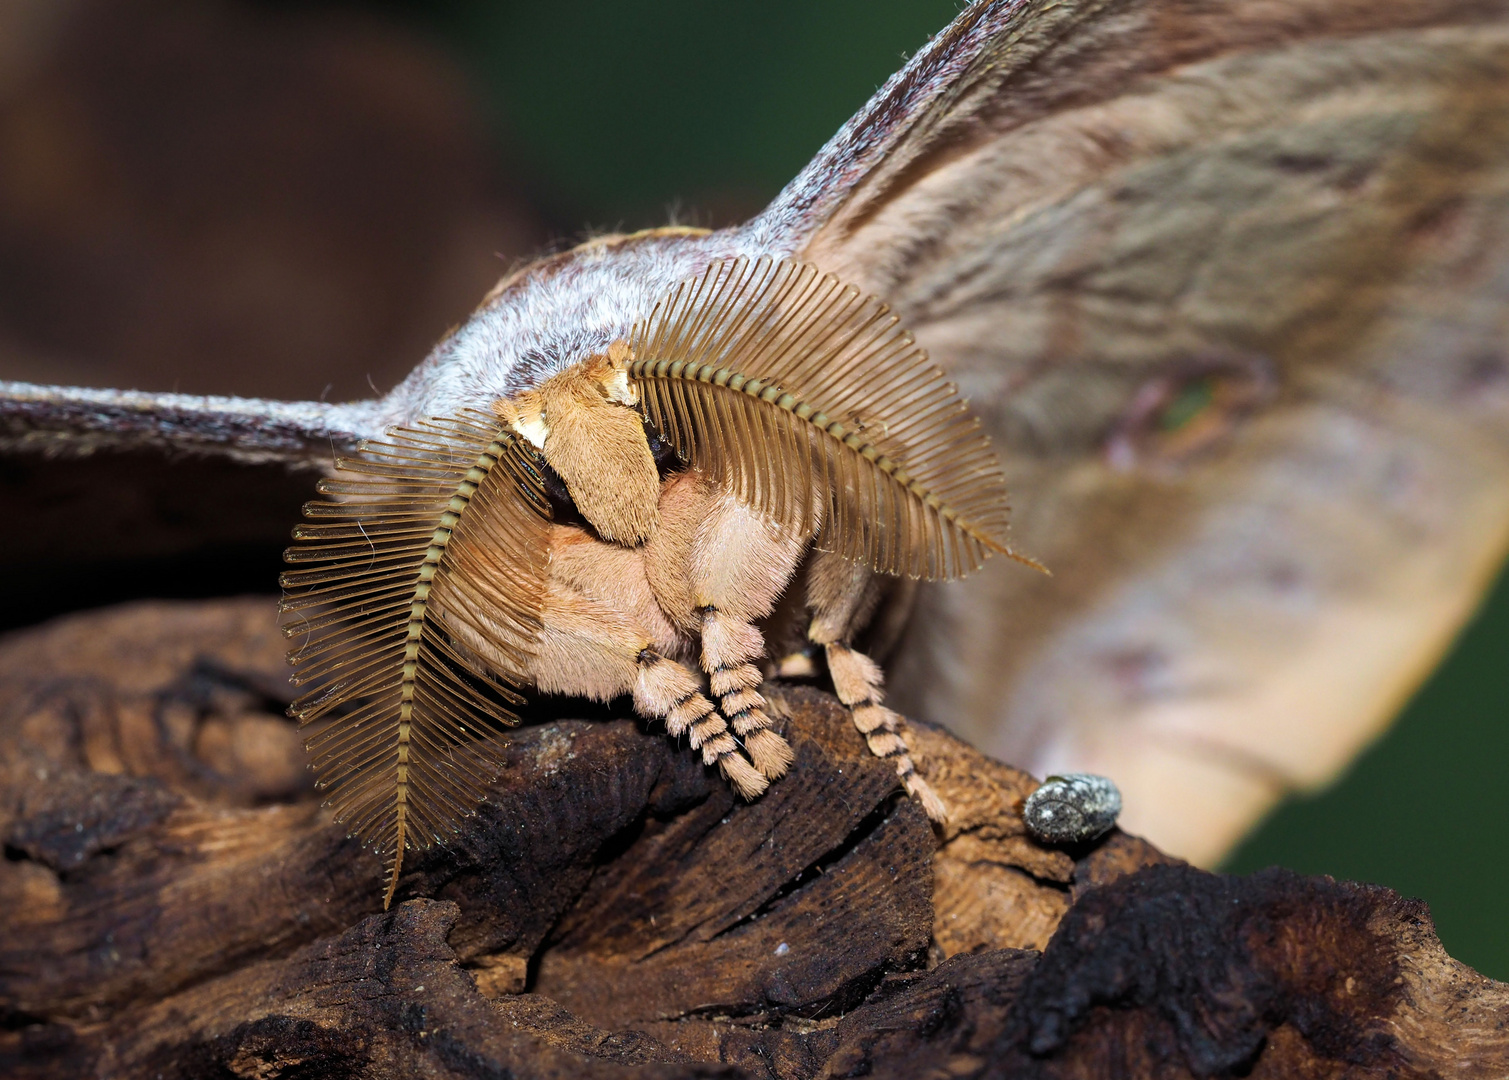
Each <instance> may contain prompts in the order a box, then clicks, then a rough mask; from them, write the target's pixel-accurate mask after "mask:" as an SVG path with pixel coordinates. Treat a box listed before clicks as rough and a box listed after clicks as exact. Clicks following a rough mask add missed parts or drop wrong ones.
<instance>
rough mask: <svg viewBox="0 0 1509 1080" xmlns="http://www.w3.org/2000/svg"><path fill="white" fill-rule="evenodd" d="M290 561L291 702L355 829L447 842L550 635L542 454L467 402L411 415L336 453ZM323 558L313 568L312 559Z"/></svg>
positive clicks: (365, 834)
mask: <svg viewBox="0 0 1509 1080" xmlns="http://www.w3.org/2000/svg"><path fill="white" fill-rule="evenodd" d="M336 467H337V469H338V471H339V472H338V475H337V476H336V477H335V478H333V479H329V480H325V481H323V482H321V484H320V485H319V491H320V493H321V494H324V495H331V496H336V497H337V498H336V499H335V500H332V501H328V502H314V503H310V504H308V505H307V506H306V507H305V508H304V513H305V516H306V518H307V519H308V520H306V522H305V523H304V524H301V525H299V526H298V528H296V529H295V530H294V538H295V540H296V541H298V542H297V543H296V544H295V545H294V546H293V547H291V548H289V549H288V551H287V552H286V554H285V556H284V557H285V559H286V560H287V562H289V563H290V564H291V565H293V566H294V567H297V569H293V570H289V571H288V572H286V573H284V574H283V576H282V579H281V581H282V585H283V588H284V590H285V595H284V599H283V603H282V605H281V610H282V611H284V612H287V613H290V614H291V615H292V616H293V617H292V618H291V619H289V620H288V621H287V622H286V623H285V625H284V627H283V632H284V634H285V635H287V636H288V637H289V638H297V639H299V644H298V646H297V647H296V648H294V650H293V651H292V652H291V653H290V654H289V661H290V663H292V664H293V665H294V666H295V668H296V669H297V672H296V674H295V676H294V679H293V681H294V683H295V685H300V686H309V687H310V689H309V690H308V691H307V692H306V693H304V694H303V696H301V697H300V698H299V699H298V700H297V701H295V702H294V703H293V705H292V706H291V707H290V709H289V713H290V715H292V716H294V717H296V718H297V719H298V721H299V725H300V727H306V726H310V725H320V726H319V728H318V730H317V731H316V732H315V733H314V735H312V736H311V737H310V738H309V740H308V741H307V742H306V744H305V745H306V746H307V748H308V749H309V751H310V754H311V764H312V766H313V767H314V769H315V770H316V772H317V773H318V776H319V779H318V782H317V783H318V786H319V787H320V788H322V789H323V790H324V791H325V794H326V799H325V801H326V804H327V805H329V806H331V807H333V808H334V809H335V815H336V820H337V821H340V822H343V823H345V824H346V826H347V828H348V830H349V832H350V835H352V836H355V837H357V838H359V839H360V840H361V841H362V843H363V844H364V845H365V846H368V847H372V848H375V849H376V850H377V851H379V852H380V853H381V854H382V855H383V856H384V857H385V858H387V859H388V860H389V871H388V881H387V892H386V894H385V896H384V898H383V907H384V908H385V909H386V908H387V907H388V906H389V905H390V904H391V903H392V901H393V895H394V893H395V892H396V891H397V888H398V878H399V873H400V870H401V869H402V865H403V853H404V849H405V848H406V847H416V848H423V847H428V846H430V844H432V843H437V842H438V843H443V842H444V841H445V839H446V837H447V836H449V835H451V834H453V833H455V832H456V831H457V829H458V828H459V826H460V823H461V821H462V819H464V818H465V817H467V816H469V815H470V814H471V813H473V812H474V811H475V810H476V807H477V805H478V804H479V803H480V802H481V801H482V799H483V797H484V795H485V794H486V789H487V785H488V784H490V783H491V782H492V781H493V779H494V778H495V777H496V776H497V773H498V769H499V767H500V764H501V757H500V750H501V747H500V745H499V742H498V738H497V736H498V734H499V733H500V732H501V730H502V729H503V728H504V727H505V726H509V725H512V724H514V723H516V722H517V719H516V717H514V716H513V714H512V713H511V712H509V710H508V708H507V706H508V705H510V704H519V703H521V702H522V700H523V699H522V698H521V697H520V696H519V695H518V693H517V692H516V691H515V689H514V687H515V686H518V685H521V684H522V682H523V672H524V671H525V670H526V668H527V665H528V661H529V656H530V655H531V652H532V649H533V647H534V643H535V642H536V640H537V639H538V634H539V626H540V622H539V616H540V609H541V605H542V603H543V589H544V578H545V567H546V561H547V560H548V549H547V547H546V544H545V542H544V535H543V530H544V529H545V528H546V527H547V526H548V523H549V513H550V511H549V503H548V502H547V501H546V499H545V497H544V494H543V489H542V486H541V482H540V477H539V475H538V473H537V472H536V471H535V468H534V465H533V462H532V456H531V451H530V450H529V449H528V448H527V447H526V446H525V445H524V444H523V441H522V440H521V439H520V438H519V437H518V436H516V435H515V434H513V432H511V431H509V430H507V429H506V428H504V427H503V425H502V423H501V422H500V421H499V420H498V419H497V418H495V417H493V416H491V415H489V414H486V413H481V412H476V411H468V412H466V413H463V414H461V415H460V416H456V417H453V418H450V419H445V420H427V421H422V422H420V423H418V424H416V425H414V426H413V427H408V428H398V429H395V430H394V431H392V432H390V433H389V436H388V438H387V439H386V440H385V441H383V442H376V443H371V444H367V445H363V446H362V447H361V453H360V456H359V457H357V458H349V459H340V460H338V461H337V462H336ZM306 565H307V566H308V568H307V569H305V568H303V567H305V566H306Z"/></svg>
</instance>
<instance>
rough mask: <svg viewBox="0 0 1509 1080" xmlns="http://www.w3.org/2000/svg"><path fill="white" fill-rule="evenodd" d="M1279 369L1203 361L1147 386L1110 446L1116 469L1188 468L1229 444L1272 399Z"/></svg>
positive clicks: (1254, 361)
mask: <svg viewBox="0 0 1509 1080" xmlns="http://www.w3.org/2000/svg"><path fill="white" fill-rule="evenodd" d="M1275 384H1276V379H1275V377H1274V374H1273V367H1272V365H1271V364H1270V363H1268V362H1267V361H1266V360H1264V359H1262V358H1257V357H1252V358H1243V359H1221V360H1200V361H1196V362H1193V363H1190V364H1186V365H1182V366H1181V369H1180V370H1176V371H1174V372H1168V373H1164V374H1161V375H1158V376H1156V377H1154V378H1152V379H1150V380H1148V381H1147V382H1145V383H1144V384H1143V385H1142V386H1141V387H1140V388H1139V389H1138V390H1137V392H1136V393H1135V394H1133V395H1132V400H1131V403H1130V404H1129V405H1128V406H1127V408H1126V410H1125V411H1124V412H1123V413H1122V415H1121V417H1120V419H1119V420H1118V421H1117V422H1116V424H1115V426H1114V427H1113V428H1112V430H1111V434H1110V437H1109V438H1108V439H1107V440H1106V448H1105V449H1106V460H1107V461H1108V462H1109V463H1110V464H1111V466H1112V467H1113V468H1115V469H1119V470H1123V471H1131V470H1134V469H1147V470H1151V471H1154V472H1157V471H1161V470H1166V469H1169V468H1171V467H1177V466H1179V465H1182V464H1185V463H1186V462H1188V461H1190V460H1191V459H1194V458H1197V457H1199V456H1200V455H1202V454H1204V453H1206V452H1208V451H1211V450H1213V449H1215V448H1217V447H1219V446H1220V445H1221V444H1222V443H1224V442H1226V441H1227V440H1228V439H1229V438H1230V437H1231V435H1232V434H1233V433H1234V432H1235V431H1236V430H1237V428H1238V427H1239V426H1240V424H1241V423H1242V421H1243V420H1245V419H1246V418H1247V417H1248V416H1249V415H1250V414H1251V413H1252V412H1253V411H1254V410H1256V409H1257V408H1258V407H1259V406H1261V405H1263V404H1265V403H1266V402H1267V401H1268V400H1269V399H1271V398H1272V396H1273V392H1274V389H1275Z"/></svg>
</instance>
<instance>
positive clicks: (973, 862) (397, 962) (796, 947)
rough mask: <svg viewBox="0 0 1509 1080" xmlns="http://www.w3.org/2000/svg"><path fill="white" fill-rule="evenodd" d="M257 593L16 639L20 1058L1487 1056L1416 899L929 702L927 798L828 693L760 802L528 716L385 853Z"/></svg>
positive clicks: (1184, 1071) (1228, 1061)
mask: <svg viewBox="0 0 1509 1080" xmlns="http://www.w3.org/2000/svg"><path fill="white" fill-rule="evenodd" d="M284 647H285V644H284V642H283V641H282V639H281V636H280V635H278V634H277V632H276V629H275V619H274V615H273V610H272V604H271V603H270V602H269V601H267V600H265V599H261V598H255V599H247V600H235V601H217V602H210V603H177V604H169V603H149V604H137V605H131V606H128V607H124V608H118V609H113V610H107V611H103V612H96V613H89V614H85V615H80V616H73V617H69V618H66V619H63V620H60V621H58V622H55V623H53V624H50V625H47V626H44V627H41V628H38V629H34V630H30V631H25V632H23V633H21V634H18V635H13V636H12V637H10V638H8V639H6V640H5V641H4V642H3V643H0V837H3V840H4V844H5V859H4V861H3V863H0V911H3V912H4V917H3V919H0V1020H3V1024H0V1075H4V1076H7V1077H18V1078H19V1077H37V1078H40V1077H78V1076H102V1077H103V1076H110V1077H142V1078H146V1077H165V1078H175V1077H181V1078H191V1077H194V1078H197V1077H256V1078H264V1080H265V1078H272V1077H286V1078H295V1077H298V1078H315V1077H374V1078H375V1077H400V1076H426V1077H455V1078H463V1077H467V1078H470V1077H479V1078H480V1077H491V1078H498V1077H513V1078H520V1080H522V1078H534V1077H599V1076H601V1077H625V1078H629V1077H633V1078H640V1077H644V1078H650V1077H655V1078H681V1077H724V1076H726V1077H761V1078H779V1080H798V1078H812V1077H850V1076H871V1077H897V1078H902V1077H907V1078H911V1077H930V1076H936V1077H944V1076H948V1077H953V1076H959V1077H974V1076H979V1077H986V1076H992V1077H1008V1076H1009V1077H1016V1076H1022V1077H1061V1076H1063V1077H1067V1076H1158V1077H1206V1076H1221V1075H1250V1076H1257V1077H1280V1076H1283V1077H1291V1076H1303V1077H1312V1076H1313V1077H1332V1076H1358V1077H1365V1076H1367V1077H1370V1076H1379V1077H1382V1076H1435V1075H1450V1076H1460V1077H1476V1076H1484V1077H1487V1076H1502V1075H1504V1074H1505V1073H1506V1072H1509V987H1506V986H1505V985H1504V984H1501V983H1497V982H1494V981H1492V980H1489V979H1486V978H1483V977H1481V976H1479V975H1477V974H1476V973H1474V972H1472V971H1471V970H1470V969H1468V968H1466V967H1465V966H1463V965H1461V964H1458V963H1456V962H1455V961H1453V960H1452V959H1451V958H1450V957H1448V956H1447V955H1446V954H1445V952H1444V951H1443V950H1442V948H1441V946H1440V943H1439V942H1438V941H1437V939H1436V937H1435V935H1434V933H1433V931H1432V929H1431V924H1430V918H1429V914H1428V912H1427V911H1426V908H1425V906H1424V905H1423V904H1422V903H1420V902H1419V901H1414V900H1406V899H1402V898H1400V897H1398V896H1397V895H1395V894H1393V893H1391V892H1389V891H1388V890H1386V889H1381V888H1376V887H1372V886H1366V885H1353V884H1345V883H1338V882H1334V881H1331V880H1329V879H1317V878H1301V877H1298V876H1295V875H1293V874H1289V873H1287V872H1283V871H1277V870H1274V871H1267V872H1265V873H1262V874H1257V875H1254V876H1252V877H1249V878H1245V879H1242V878H1230V877H1222V876H1218V875H1213V874H1207V873H1204V872H1202V871H1199V870H1196V869H1194V868H1191V867H1189V866H1186V865H1183V864H1181V863H1178V862H1177V861H1175V860H1171V859H1169V858H1167V857H1165V856H1163V855H1161V854H1160V853H1159V852H1157V851H1156V850H1154V849H1153V848H1152V847H1151V846H1149V845H1147V844H1146V843H1144V842H1142V841H1140V840H1138V839H1136V838H1134V837H1131V836H1127V835H1125V834H1122V833H1120V832H1114V831H1113V832H1112V833H1111V834H1110V835H1109V836H1107V837H1105V838H1104V839H1103V840H1101V841H1100V842H1097V843H1095V844H1093V845H1089V846H1086V847H1084V848H1082V849H1077V850H1054V849H1048V848H1044V847H1041V846H1039V845H1038V844H1036V843H1034V842H1033V841H1032V840H1031V839H1030V838H1029V837H1028V836H1027V835H1026V833H1025V830H1024V829H1023V827H1022V824H1021V818H1020V808H1021V802H1022V799H1023V798H1025V796H1026V795H1027V794H1028V793H1029V792H1030V791H1031V790H1032V789H1033V787H1034V786H1035V784H1036V781H1035V780H1033V779H1032V778H1031V777H1029V776H1027V775H1026V774H1024V773H1022V772H1020V771H1018V770H1015V769H1012V768H1010V767H1008V766H1006V765H1003V764H1000V763H998V762H995V761H992V760H990V759H988V758H986V757H984V756H982V755H980V754H979V753H977V752H976V751H974V750H972V749H971V748H969V747H968V746H966V745H964V744H963V743H961V742H959V741H958V740H956V739H954V738H952V737H951V736H949V735H948V734H946V733H945V732H943V731H942V730H941V729H936V728H932V727H927V726H924V725H920V724H918V725H915V727H914V733H915V740H916V743H917V748H918V750H919V751H920V757H921V759H922V760H923V761H925V762H926V766H925V768H926V772H927V774H928V776H929V778H930V780H931V782H932V783H933V785H934V786H935V787H936V788H937V789H938V791H939V793H940V794H941V795H942V796H943V798H944V799H945V800H946V801H947V802H948V804H949V806H950V809H951V811H952V818H951V820H950V822H949V824H948V826H947V827H945V828H942V829H935V828H934V827H932V826H930V825H929V824H928V822H927V821H926V819H925V818H924V816H923V815H922V813H921V812H920V811H919V810H918V809H917V807H916V806H915V805H914V804H913V803H911V802H910V801H908V800H907V799H905V798H904V797H901V796H900V795H899V793H898V791H897V787H896V783H895V778H894V776H892V775H890V773H889V772H888V770H887V768H886V766H884V765H883V764H882V763H880V762H878V761H877V760H876V759H874V758H872V757H871V756H869V754H868V753H867V751H866V750H865V748H864V745H863V743H862V741H861V740H860V737H859V736H858V734H857V733H856V732H855V731H854V729H853V727H852V725H851V723H850V722H849V718H848V714H847V713H846V712H845V711H844V710H843V709H842V708H841V707H840V706H838V704H837V703H836V702H835V701H834V700H833V699H832V698H831V697H829V696H827V695H826V694H823V693H821V692H819V691H817V690H815V689H811V688H803V687H796V686H788V687H784V688H782V689H781V690H780V691H779V692H780V694H781V696H782V697H783V699H784V701H785V704H786V706H787V708H788V710H789V712H790V714H791V715H790V718H789V719H788V720H787V721H786V723H785V733H786V736H787V738H788V739H790V740H791V742H792V745H793V747H794V748H795V750H796V753H797V762H796V765H795V767H794V768H793V770H792V772H791V774H790V775H789V776H788V777H786V778H785V779H783V780H781V781H780V782H779V783H777V784H775V785H774V786H773V787H772V788H771V790H770V791H769V792H768V793H767V794H766V795H765V796H764V797H763V798H761V799H759V800H758V801H756V802H753V803H749V804H744V803H741V802H740V801H739V800H737V799H736V798H735V797H734V796H732V795H731V794H730V793H729V791H728V790H727V788H726V786H725V785H724V784H723V783H722V782H721V781H720V780H719V779H718V778H717V777H716V776H715V775H711V774H710V773H709V771H708V770H706V769H704V768H703V767H702V766H701V765H700V764H699V762H698V760H697V758H696V757H695V756H694V755H692V754H691V753H689V752H687V751H686V749H685V748H684V747H679V748H678V747H677V746H676V745H674V743H673V742H672V741H670V740H668V739H666V738H665V737H664V736H663V735H662V734H660V733H658V732H651V731H648V730H646V728H645V726H644V725H643V724H642V723H641V722H639V721H637V720H632V719H624V718H622V717H621V716H618V715H616V714H614V713H613V712H612V711H611V710H607V711H604V712H603V713H602V714H601V715H587V716H575V717H563V716H552V715H549V714H547V713H545V712H544V711H539V712H537V713H536V714H535V715H532V716H530V717H527V718H526V723H525V725H524V726H522V727H521V728H519V729H518V730H517V731H516V732H515V733H514V734H513V736H512V737H511V739H510V741H509V751H508V766H507V768H506V769H505V770H504V772H503V775H502V776H501V778H500V779H499V780H498V782H497V783H496V785H495V786H494V788H493V792H492V795H491V797H490V798H489V800H488V802H487V803H486V804H485V805H484V806H483V808H482V810H481V812H480V813H479V814H478V815H477V816H476V817H475V818H474V819H472V820H471V821H470V822H469V823H468V825H467V827H466V829H465V831H464V832H463V834H462V835H461V836H460V837H458V838H457V840H456V841H455V843H454V844H452V845H451V846H449V847H447V848H436V849H433V850H431V851H428V852H424V853H420V854H418V855H411V857H410V858H409V860H408V861H407V863H406V870H405V873H404V876H403V879H402V883H401V886H400V890H399V893H398V901H397V902H396V903H395V906H394V908H393V909H392V910H391V911H387V912H383V911H382V910H381V888H380V886H381V879H382V867H381V865H380V863H379V860H378V859H377V858H376V857H374V856H373V855H372V854H371V853H369V852H364V851H362V850H361V849H359V848H358V847H357V846H356V845H355V844H354V843H353V842H352V841H350V840H348V839H346V838H345V837H344V835H343V833H342V831H341V830H340V829H339V828H338V827H336V826H333V825H332V824H331V823H330V821H329V819H328V816H327V814H326V812H325V811H323V810H322V809H321V808H320V806H319V798H318V795H317V794H316V793H315V792H314V791H313V790H312V788H311V787H310V785H309V782H308V778H307V773H306V771H305V769H304V765H303V758H302V750H301V748H300V745H299V737H298V734H297V732H296V731H295V730H294V729H293V727H292V725H291V724H290V723H289V722H288V721H287V720H286V719H284V717H283V713H282V710H283V707H284V706H285V705H286V703H287V700H288V698H289V690H288V686H287V681H286V675H285V670H284V667H283V662H282V654H283V651H284Z"/></svg>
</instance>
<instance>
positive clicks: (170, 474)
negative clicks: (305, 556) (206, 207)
mask: <svg viewBox="0 0 1509 1080" xmlns="http://www.w3.org/2000/svg"><path fill="white" fill-rule="evenodd" d="M371 410H372V405H370V404H351V405H327V404H324V403H322V402H283V401H262V400H257V399H251V398H234V397H196V396H191V395H187V394H155V393H139V392H132V391H120V390H93V389H85V388H79V387H66V386H38V385H33V384H31V383H21V382H0V455H3V456H4V458H5V461H6V468H5V473H4V476H3V478H0V513H4V514H5V515H6V516H7V517H8V518H9V519H10V520H12V521H24V522H34V523H48V522H70V523H73V525H72V526H71V527H67V528H63V527H57V528H49V527H43V526H41V525H38V526H37V527H30V528H17V529H10V530H7V531H6V532H5V533H4V534H3V536H0V557H3V558H5V559H6V560H7V561H9V562H11V563H12V564H14V565H26V566H28V567H29V568H30V569H31V572H32V573H33V574H34V575H36V578H35V580H43V579H46V580H50V581H52V582H53V584H51V585H38V586H37V587H36V588H35V589H33V591H34V592H35V593H36V599H37V600H38V601H39V602H43V601H46V597H45V595H44V594H48V593H52V594H55V593H56V592H57V590H58V589H59V588H62V589H65V590H66V589H72V588H74V587H75V586H76V585H77V586H80V587H84V588H86V590H87V588H88V587H97V586H99V584H100V582H99V581H97V580H95V578H90V577H89V576H88V575H83V576H81V575H80V573H79V568H80V566H81V565H83V564H88V563H93V564H97V565H99V566H102V567H103V566H107V565H109V566H116V567H118V566H119V565H121V561H122V560H128V559H140V558H146V559H154V558H160V557H163V556H168V555H177V554H181V553H183V552H185V551H188V550H196V549H205V545H210V546H214V545H222V546H227V547H226V548H225V549H226V550H229V549H230V548H231V547H233V548H234V550H236V551H238V552H244V551H246V550H248V549H249V548H250V547H251V546H257V547H258V549H259V550H261V549H262V548H265V549H266V550H267V551H268V552H269V553H271V552H272V551H273V550H274V548H276V547H280V546H281V545H282V543H283V541H284V540H286V539H287V537H288V529H289V527H290V525H291V524H292V522H293V521H295V520H296V519H297V518H298V513H299V506H300V505H301V504H302V503H303V502H304V501H305V500H307V499H308V498H309V492H310V490H311V487H312V484H313V478H312V476H311V475H310V474H311V472H312V471H315V470H321V469H329V468H330V467H331V466H332V463H333V461H334V459H335V457H336V456H337V455H338V454H342V453H350V452H352V451H353V450H354V449H355V446H356V444H357V442H358V441H359V439H360V438H362V437H366V436H371V435H380V434H381V431H382V427H381V425H380V424H379V423H378V422H377V421H376V419H375V414H373V413H372V411H371ZM81 525H87V527H79V526H81ZM106 576H107V577H108V576H109V574H108V573H107V574H106ZM95 577H96V578H97V577H98V575H95ZM268 580H269V581H270V580H271V578H270V576H269V578H268ZM91 583H92V585H91ZM27 588H31V586H27ZM82 598H83V597H81V599H82ZM55 602H56V596H55V595H54V597H53V600H52V601H46V603H49V604H50V603H55ZM96 602H97V601H96ZM21 606H22V607H23V608H25V607H26V604H22V605H21Z"/></svg>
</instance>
